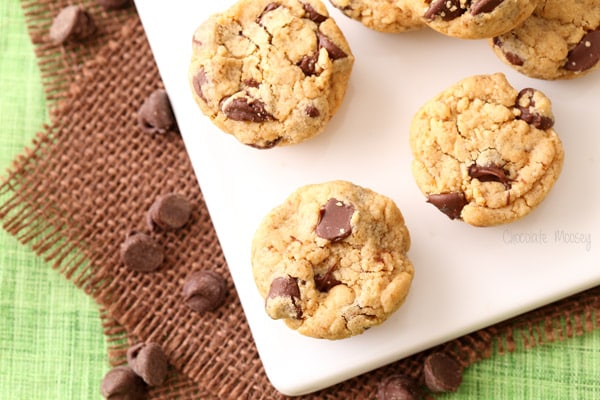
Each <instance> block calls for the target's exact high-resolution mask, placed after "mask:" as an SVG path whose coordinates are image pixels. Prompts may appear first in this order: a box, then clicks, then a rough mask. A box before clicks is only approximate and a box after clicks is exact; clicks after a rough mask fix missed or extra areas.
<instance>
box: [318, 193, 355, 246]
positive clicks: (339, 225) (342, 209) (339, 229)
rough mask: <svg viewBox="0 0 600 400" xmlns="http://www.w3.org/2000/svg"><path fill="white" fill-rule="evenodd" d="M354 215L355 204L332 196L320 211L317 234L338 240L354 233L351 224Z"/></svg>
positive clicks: (324, 237) (334, 240) (333, 240)
mask: <svg viewBox="0 0 600 400" xmlns="http://www.w3.org/2000/svg"><path fill="white" fill-rule="evenodd" d="M352 215H354V206H352V205H351V204H344V203H343V202H341V201H339V200H337V199H334V198H331V199H329V200H328V201H327V204H325V207H323V208H321V210H320V212H319V222H318V223H317V227H316V228H315V233H316V234H317V236H319V237H321V238H323V239H327V240H331V241H332V242H337V241H340V240H342V239H345V238H347V237H348V236H350V234H351V233H352V225H351V224H350V222H351V220H352Z"/></svg>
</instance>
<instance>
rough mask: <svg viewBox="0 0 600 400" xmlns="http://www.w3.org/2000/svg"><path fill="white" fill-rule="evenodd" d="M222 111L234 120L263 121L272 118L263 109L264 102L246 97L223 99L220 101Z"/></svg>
mask: <svg viewBox="0 0 600 400" xmlns="http://www.w3.org/2000/svg"><path fill="white" fill-rule="evenodd" d="M221 104H222V105H221V110H222V111H223V113H224V114H225V115H226V116H227V117H228V118H229V119H232V120H234V121H248V122H265V121H272V120H274V118H273V116H272V115H271V114H269V113H268V112H267V110H266V109H265V103H263V102H262V101H260V100H256V99H251V98H248V97H236V98H234V99H232V100H230V98H226V99H223V101H222V102H221Z"/></svg>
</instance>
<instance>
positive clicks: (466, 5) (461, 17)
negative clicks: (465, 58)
mask: <svg viewBox="0 0 600 400" xmlns="http://www.w3.org/2000/svg"><path fill="white" fill-rule="evenodd" d="M539 1H540V0H510V1H509V0H414V4H415V5H414V7H415V8H416V9H417V10H419V11H418V12H419V13H420V15H421V17H422V19H423V21H424V22H425V23H426V24H427V26H429V27H430V28H432V29H435V30H436V31H438V32H441V33H443V34H445V35H448V36H453V37H458V38H462V39H482V38H490V37H493V36H496V35H500V34H502V33H505V32H508V31H509V30H511V29H513V28H514V27H516V26H518V25H519V24H520V23H522V22H523V21H525V20H526V19H527V18H528V17H529V16H530V15H531V13H532V12H533V10H534V9H535V7H536V6H537V5H538V3H539Z"/></svg>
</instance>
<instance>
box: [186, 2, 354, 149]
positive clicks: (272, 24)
mask: <svg viewBox="0 0 600 400" xmlns="http://www.w3.org/2000/svg"><path fill="white" fill-rule="evenodd" d="M353 63H354V56H353V55H352V52H351V50H350V47H349V45H348V43H347V41H346V39H345V37H344V36H343V34H342V32H341V31H340V29H339V27H338V26H337V25H336V23H335V21H334V20H333V19H332V18H330V16H329V14H328V12H327V9H326V8H325V6H324V5H323V3H322V2H320V1H319V0H302V1H297V0H279V1H272V0H240V1H239V2H237V3H236V4H234V5H233V6H232V7H231V8H229V9H228V10H226V11H224V12H222V13H218V14H215V15H213V16H211V17H209V19H208V20H206V21H205V22H204V23H203V24H202V25H200V26H199V27H198V28H197V30H196V32H195V33H194V37H193V40H192V60H191V63H190V67H189V82H190V86H191V89H192V93H193V96H194V99H195V100H196V103H197V104H198V106H199V107H200V109H201V110H202V112H203V113H204V114H205V115H207V116H208V117H209V118H210V119H211V120H212V121H213V122H214V123H215V124H216V125H217V126H218V127H219V128H220V129H221V130H223V131H224V132H227V133H230V134H232V135H234V136H235V137H236V138H237V139H238V140H239V141H240V142H242V143H244V144H247V145H249V146H253V147H257V148H271V147H274V146H282V145H288V144H294V143H299V142H302V141H304V140H306V139H309V138H311V137H313V136H315V135H316V134H318V133H320V132H321V131H323V129H324V128H325V125H326V124H327V122H328V121H329V120H330V119H331V118H332V116H333V115H334V114H335V112H336V111H337V109H338V108H339V106H340V105H341V103H342V100H343V98H344V95H345V92H346V87H347V84H348V80H349V78H350V74H351V71H352V67H353Z"/></svg>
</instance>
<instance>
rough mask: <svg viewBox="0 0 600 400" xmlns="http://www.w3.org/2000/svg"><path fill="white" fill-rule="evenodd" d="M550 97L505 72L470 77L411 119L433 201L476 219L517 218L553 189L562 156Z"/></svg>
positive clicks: (418, 161) (418, 165) (420, 179)
mask: <svg viewBox="0 0 600 400" xmlns="http://www.w3.org/2000/svg"><path fill="white" fill-rule="evenodd" d="M553 125H554V115H553V113H552V108H551V102H550V100H549V99H548V98H547V97H546V96H545V95H544V94H543V93H542V92H540V91H539V90H536V89H533V88H525V89H523V90H521V91H517V90H516V89H514V88H513V87H512V86H511V85H510V84H509V82H508V81H507V80H506V77H505V76H504V75H503V74H500V73H498V74H494V75H479V76H473V77H469V78H466V79H464V80H462V81H460V82H458V83H456V84H455V85H453V86H451V87H450V88H448V89H446V90H445V91H443V92H442V93H440V94H439V95H437V96H436V97H434V98H433V99H431V100H430V101H428V102H427V103H426V104H425V105H424V106H423V107H422V108H421V109H420V110H419V111H418V112H417V113H416V115H415V116H414V118H413V121H412V124H411V127H410V145H411V149H412V152H413V156H414V160H413V168H412V169H413V175H414V178H415V180H416V182H417V185H418V186H419V188H420V189H421V191H422V192H423V193H424V194H425V195H426V196H427V201H428V202H429V203H431V204H432V205H434V206H436V207H437V208H438V209H439V210H440V211H442V212H443V213H445V214H446V215H447V216H448V217H450V218H451V219H462V220H463V221H464V222H466V223H469V224H471V225H474V226H490V225H497V224H502V223H508V222H511V221H515V220H517V219H519V218H521V217H523V216H525V215H527V214H528V213H529V212H530V211H531V210H532V209H533V208H534V207H536V206H537V205H538V204H539V203H540V202H541V201H542V200H543V199H544V198H545V197H546V195H547V194H548V192H549V191H550V189H551V188H552V186H553V184H554V182H555V181H556V179H557V178H558V176H559V174H560V171H561V168H562V164H563V148H562V144H561V141H560V139H559V137H558V135H557V134H556V132H555V131H554V130H553Z"/></svg>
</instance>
